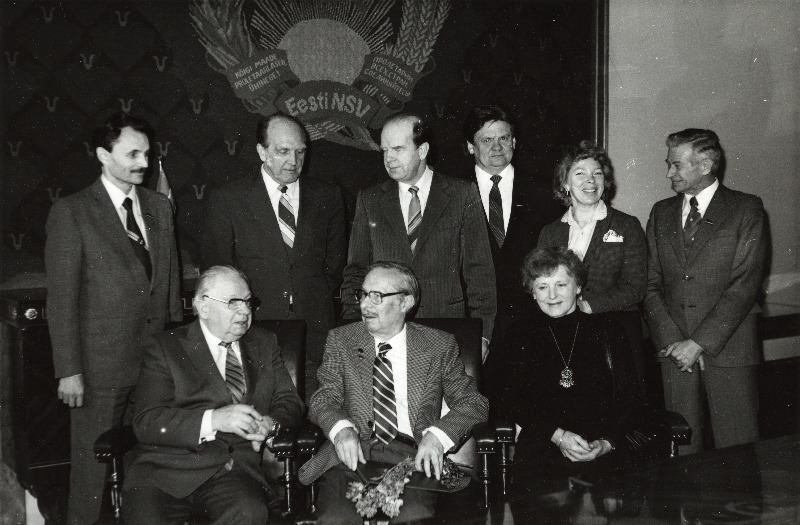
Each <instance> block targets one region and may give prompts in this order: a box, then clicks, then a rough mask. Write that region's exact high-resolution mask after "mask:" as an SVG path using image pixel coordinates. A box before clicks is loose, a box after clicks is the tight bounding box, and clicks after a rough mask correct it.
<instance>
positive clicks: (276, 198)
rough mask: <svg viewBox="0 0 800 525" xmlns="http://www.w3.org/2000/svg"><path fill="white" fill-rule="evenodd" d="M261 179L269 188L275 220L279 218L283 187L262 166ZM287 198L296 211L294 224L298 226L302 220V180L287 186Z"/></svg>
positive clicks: (268, 192)
mask: <svg viewBox="0 0 800 525" xmlns="http://www.w3.org/2000/svg"><path fill="white" fill-rule="evenodd" d="M261 177H262V178H263V179H264V185H265V186H266V187H267V194H268V195H269V202H270V204H271V205H272V212H273V213H274V214H275V218H276V219H277V218H278V204H279V203H280V201H281V195H283V192H282V191H281V186H283V184H278V183H277V182H275V181H274V180H273V179H272V177H270V176H269V175H268V174H267V172H266V170H264V166H261ZM286 198H287V199H289V204H291V205H292V210H293V211H294V224H295V226H297V222H298V219H299V218H300V179H297V180H296V181H294V182H293V183H291V184H286Z"/></svg>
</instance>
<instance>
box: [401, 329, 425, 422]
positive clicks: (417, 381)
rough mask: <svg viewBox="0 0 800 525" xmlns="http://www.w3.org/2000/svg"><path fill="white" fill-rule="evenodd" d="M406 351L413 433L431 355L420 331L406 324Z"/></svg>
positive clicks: (410, 417)
mask: <svg viewBox="0 0 800 525" xmlns="http://www.w3.org/2000/svg"><path fill="white" fill-rule="evenodd" d="M406 349H407V350H406V366H407V367H408V379H407V381H406V388H407V395H408V415H409V419H410V420H411V430H412V432H413V431H414V430H415V429H416V424H417V415H418V414H419V407H420V404H421V403H422V395H423V394H424V393H425V384H426V379H427V376H428V370H429V368H430V361H431V355H430V353H429V352H427V351H426V350H425V341H424V340H423V338H422V336H421V335H420V333H419V330H417V328H416V326H414V325H413V324H411V323H407V324H406Z"/></svg>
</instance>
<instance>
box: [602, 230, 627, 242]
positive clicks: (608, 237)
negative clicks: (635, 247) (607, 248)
mask: <svg viewBox="0 0 800 525" xmlns="http://www.w3.org/2000/svg"><path fill="white" fill-rule="evenodd" d="M624 240H625V237H623V236H622V235H620V234H618V233H617V232H615V231H614V230H608V231H607V232H606V234H605V235H603V242H622V241H624Z"/></svg>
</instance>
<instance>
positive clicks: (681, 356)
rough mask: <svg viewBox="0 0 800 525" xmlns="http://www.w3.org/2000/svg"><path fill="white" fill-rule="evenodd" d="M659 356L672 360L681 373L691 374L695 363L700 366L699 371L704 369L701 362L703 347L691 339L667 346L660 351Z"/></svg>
mask: <svg viewBox="0 0 800 525" xmlns="http://www.w3.org/2000/svg"><path fill="white" fill-rule="evenodd" d="M661 355H662V356H663V357H669V358H670V359H672V361H673V362H674V363H675V366H677V367H678V368H679V369H680V370H681V372H689V373H690V374H691V373H692V367H694V364H695V362H696V363H697V364H698V366H700V370H705V369H706V367H705V363H704V362H703V347H702V346H700V345H699V344H697V343H695V342H694V341H692V340H691V339H684V340H683V341H678V342H676V343H672V344H670V345H667V347H666V348H665V349H664V350H662V351H661Z"/></svg>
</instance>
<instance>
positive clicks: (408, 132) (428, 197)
mask: <svg viewBox="0 0 800 525" xmlns="http://www.w3.org/2000/svg"><path fill="white" fill-rule="evenodd" d="M430 142H431V133H430V129H429V127H428V125H427V124H426V123H425V121H424V120H423V119H422V118H421V117H420V116H418V115H414V114H412V113H398V114H397V115H393V116H391V117H389V119H387V121H386V123H385V124H384V126H383V130H382V132H381V151H382V152H383V165H384V167H385V168H386V172H387V173H388V174H389V177H390V178H391V180H388V181H384V182H381V183H379V184H376V185H374V186H371V187H369V188H366V189H364V190H362V191H361V193H359V196H358V202H357V203H356V213H355V218H354V220H353V229H352V232H351V234H350V247H349V251H348V254H347V266H346V267H345V270H344V284H343V285H342V304H343V311H342V315H343V317H344V318H350V319H356V318H358V316H359V312H358V308H359V304H358V303H357V302H356V301H355V300H354V299H353V297H354V295H353V294H354V293H355V292H356V291H358V290H359V288H360V286H361V282H362V280H363V279H364V274H365V270H366V268H367V267H368V266H369V265H370V264H372V263H373V262H375V261H396V262H401V263H403V264H406V265H408V266H410V267H411V268H412V269H413V271H414V273H415V274H416V276H417V278H418V279H419V282H420V287H421V288H422V299H421V300H420V301H419V303H418V304H417V312H416V316H417V317H419V318H426V317H428V318H429V317H475V318H478V319H481V320H482V321H483V335H484V356H486V354H487V352H488V346H489V341H490V340H491V336H492V327H493V326H494V317H495V313H496V312H497V290H496V288H495V273H494V265H493V263H492V253H491V250H490V248H489V237H488V233H487V228H486V224H485V218H484V214H483V209H482V207H481V199H480V195H479V194H478V189H477V187H476V186H475V184H474V183H470V182H468V181H465V180H462V179H456V178H452V177H446V176H444V175H442V174H440V173H437V172H435V171H434V170H432V169H431V168H430V167H429V166H428V152H429V150H430Z"/></svg>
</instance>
